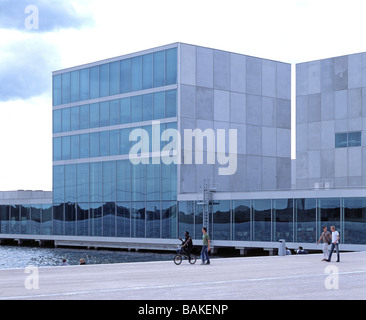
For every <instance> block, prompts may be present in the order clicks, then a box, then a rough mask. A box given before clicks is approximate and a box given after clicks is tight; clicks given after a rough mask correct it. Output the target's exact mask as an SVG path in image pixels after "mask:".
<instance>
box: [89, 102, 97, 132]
mask: <svg viewBox="0 0 366 320" xmlns="http://www.w3.org/2000/svg"><path fill="white" fill-rule="evenodd" d="M89 116H90V121H89V125H90V128H97V127H99V103H93V104H91V105H90V107H89Z"/></svg>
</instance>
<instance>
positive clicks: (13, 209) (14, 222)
mask: <svg viewBox="0 0 366 320" xmlns="http://www.w3.org/2000/svg"><path fill="white" fill-rule="evenodd" d="M19 221H20V213H19V206H17V205H11V206H10V225H9V227H10V233H11V234H19V233H20V222H19Z"/></svg>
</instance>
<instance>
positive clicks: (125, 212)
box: [116, 202, 131, 237]
mask: <svg viewBox="0 0 366 320" xmlns="http://www.w3.org/2000/svg"><path fill="white" fill-rule="evenodd" d="M130 218H131V217H130V202H117V217H116V220H117V234H116V236H117V237H130V236H131V232H130V221H131V219H130Z"/></svg>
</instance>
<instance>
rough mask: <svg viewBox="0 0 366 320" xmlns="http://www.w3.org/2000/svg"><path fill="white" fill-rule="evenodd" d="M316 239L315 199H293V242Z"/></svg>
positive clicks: (308, 241) (314, 240)
mask: <svg viewBox="0 0 366 320" xmlns="http://www.w3.org/2000/svg"><path fill="white" fill-rule="evenodd" d="M317 240H318V239H316V199H295V242H305V243H314V242H316V241H317Z"/></svg>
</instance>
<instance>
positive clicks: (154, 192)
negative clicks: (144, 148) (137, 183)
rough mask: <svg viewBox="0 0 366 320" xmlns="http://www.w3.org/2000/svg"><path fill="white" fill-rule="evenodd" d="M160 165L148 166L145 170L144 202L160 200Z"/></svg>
mask: <svg viewBox="0 0 366 320" xmlns="http://www.w3.org/2000/svg"><path fill="white" fill-rule="evenodd" d="M160 176H161V175H160V164H150V165H148V168H147V181H146V200H148V201H153V200H160Z"/></svg>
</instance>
